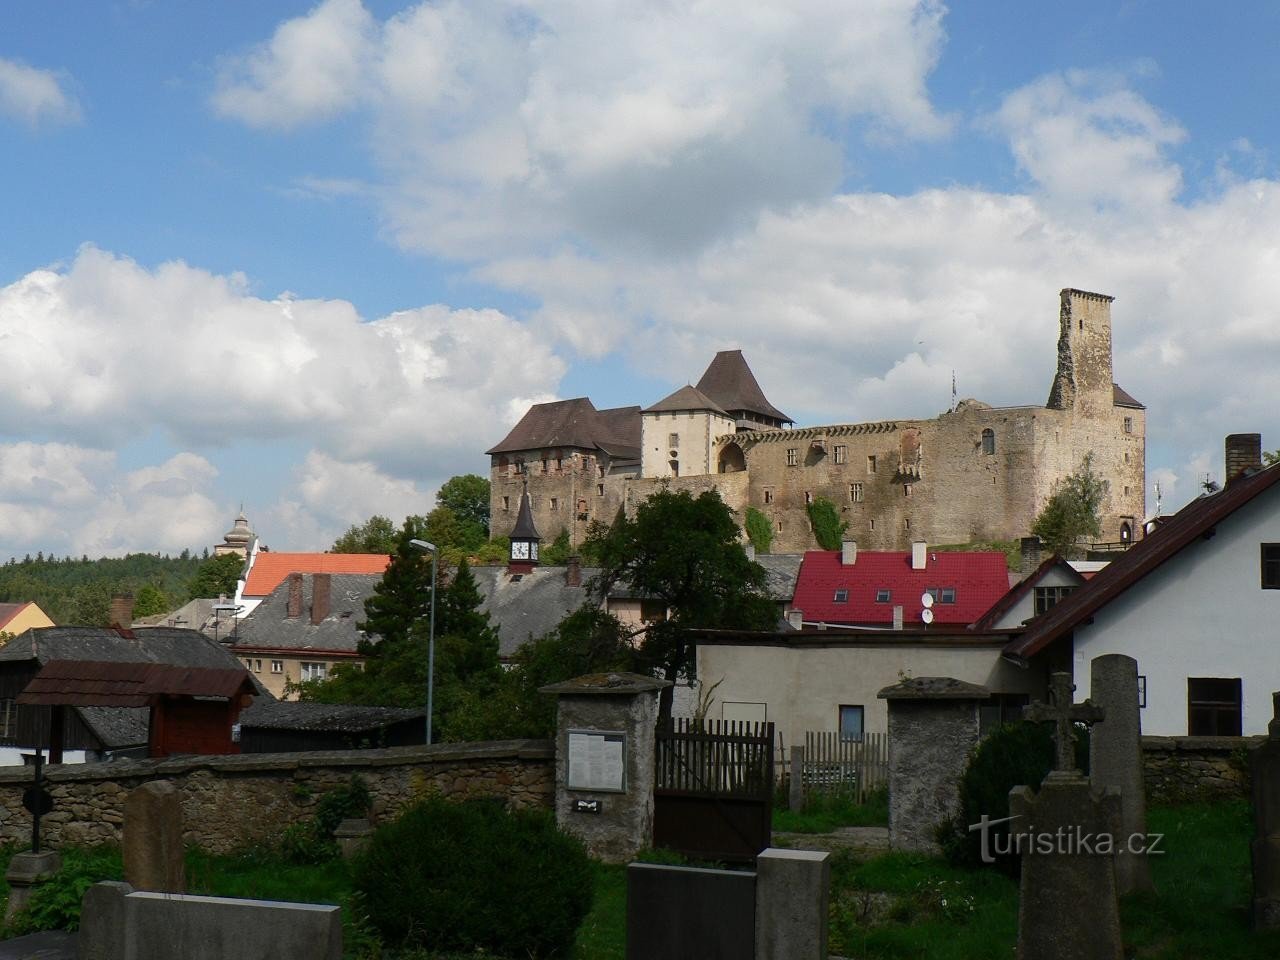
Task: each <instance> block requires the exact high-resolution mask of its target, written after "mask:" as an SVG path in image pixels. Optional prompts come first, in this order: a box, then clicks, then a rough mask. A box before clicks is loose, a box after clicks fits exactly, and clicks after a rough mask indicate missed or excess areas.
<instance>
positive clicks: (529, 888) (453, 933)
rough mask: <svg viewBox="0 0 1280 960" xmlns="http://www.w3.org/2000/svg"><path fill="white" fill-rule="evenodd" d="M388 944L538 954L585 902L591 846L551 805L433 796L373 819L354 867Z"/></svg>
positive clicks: (565, 938)
mask: <svg viewBox="0 0 1280 960" xmlns="http://www.w3.org/2000/svg"><path fill="white" fill-rule="evenodd" d="M352 875H353V881H354V885H355V889H356V890H357V891H358V892H359V894H360V896H361V902H362V903H363V904H364V907H365V909H366V911H367V913H368V916H369V920H370V921H371V922H372V923H373V925H374V926H375V927H376V928H377V929H378V931H379V932H380V933H381V934H382V937H383V940H384V942H386V943H387V944H388V945H395V946H404V947H422V948H430V949H431V950H438V951H450V950H455V951H459V952H475V951H482V950H487V951H490V952H492V953H496V954H498V955H499V956H510V957H528V958H543V957H555V956H562V955H565V954H567V953H568V951H569V950H570V949H572V946H573V942H574V937H575V935H576V933H577V929H578V926H579V925H580V924H581V923H582V920H583V918H584V917H586V915H587V913H588V911H589V910H590V909H591V899H592V888H593V882H592V874H591V862H590V860H588V858H587V854H586V852H585V850H584V849H583V847H582V844H581V843H579V841H578V840H576V839H575V838H573V837H570V836H569V835H567V834H564V833H561V832H560V831H559V830H558V829H557V828H556V825H555V821H554V819H553V818H552V816H551V814H550V812H549V811H517V812H508V811H507V810H506V809H505V808H504V807H503V806H502V805H501V804H500V803H499V802H497V801H493V800H470V801H466V802H464V803H451V802H449V801H447V800H444V799H442V798H440V797H431V798H428V799H427V800H425V801H423V802H421V803H419V804H417V805H416V806H414V807H411V808H410V809H409V810H408V811H406V812H405V814H404V815H403V816H401V817H400V819H399V820H396V821H395V822H394V823H390V824H387V825H386V826H384V827H381V828H379V829H378V830H377V831H376V832H375V833H374V835H373V837H372V838H371V839H370V842H369V846H368V847H367V848H366V849H365V851H364V852H363V853H362V854H361V855H360V856H359V857H358V858H357V859H356V861H355V862H354V864H353V868H352Z"/></svg>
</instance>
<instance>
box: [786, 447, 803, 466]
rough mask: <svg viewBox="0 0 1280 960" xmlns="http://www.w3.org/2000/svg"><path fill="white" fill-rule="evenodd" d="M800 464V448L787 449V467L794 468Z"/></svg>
mask: <svg viewBox="0 0 1280 960" xmlns="http://www.w3.org/2000/svg"><path fill="white" fill-rule="evenodd" d="M799 462H800V448H799V447H787V466H788V467H794V466H795V465H796V464H797V463H799Z"/></svg>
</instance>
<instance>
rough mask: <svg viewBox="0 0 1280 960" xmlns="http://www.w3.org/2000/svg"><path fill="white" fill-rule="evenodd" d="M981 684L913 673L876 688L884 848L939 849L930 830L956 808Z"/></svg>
mask: <svg viewBox="0 0 1280 960" xmlns="http://www.w3.org/2000/svg"><path fill="white" fill-rule="evenodd" d="M990 696H991V692H990V691H989V690H988V689H987V688H986V687H981V686H978V685H977V684H975V683H965V682H964V681H963V680H955V679H953V678H951V677H915V678H911V679H907V680H903V681H902V682H901V683H896V684H894V685H893V686H891V687H885V688H884V689H883V690H881V691H880V693H879V697H880V699H882V700H886V701H888V707H889V846H890V848H892V849H894V850H918V851H921V852H925V853H938V852H940V848H939V846H938V841H937V838H936V836H935V833H936V831H937V829H938V825H939V824H941V823H943V822H944V821H946V820H950V819H951V818H952V817H954V816H955V815H956V813H957V812H958V811H959V807H960V794H959V790H960V777H961V776H962V775H963V774H964V768H965V765H966V764H967V763H968V762H969V754H970V753H972V751H973V748H974V747H975V746H977V743H978V738H979V711H978V707H979V706H980V705H981V703H982V701H983V700H986V699H988V698H990Z"/></svg>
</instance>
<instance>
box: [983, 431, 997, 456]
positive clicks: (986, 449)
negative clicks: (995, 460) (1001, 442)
mask: <svg viewBox="0 0 1280 960" xmlns="http://www.w3.org/2000/svg"><path fill="white" fill-rule="evenodd" d="M982 452H983V453H985V454H986V455H987V456H989V457H990V456H994V454H995V452H996V432H995V431H994V430H992V429H991V428H990V427H987V429H985V430H983V431H982Z"/></svg>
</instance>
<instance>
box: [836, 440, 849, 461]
mask: <svg viewBox="0 0 1280 960" xmlns="http://www.w3.org/2000/svg"><path fill="white" fill-rule="evenodd" d="M848 453H849V448H848V447H846V446H845V445H844V444H837V445H836V449H835V458H836V463H844V462H845V460H846V459H848Z"/></svg>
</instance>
